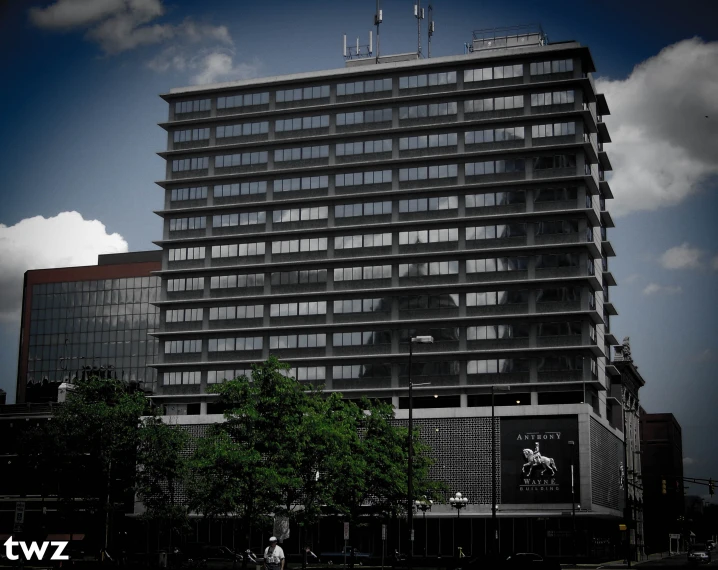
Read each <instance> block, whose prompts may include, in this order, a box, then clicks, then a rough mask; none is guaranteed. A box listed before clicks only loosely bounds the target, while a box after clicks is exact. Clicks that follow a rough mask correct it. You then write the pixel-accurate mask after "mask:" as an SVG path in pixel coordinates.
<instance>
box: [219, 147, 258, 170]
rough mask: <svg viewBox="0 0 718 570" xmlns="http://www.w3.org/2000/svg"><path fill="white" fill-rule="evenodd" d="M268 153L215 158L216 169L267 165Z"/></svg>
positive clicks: (246, 153) (247, 153) (228, 155)
mask: <svg viewBox="0 0 718 570" xmlns="http://www.w3.org/2000/svg"><path fill="white" fill-rule="evenodd" d="M266 163H267V151H261V152H243V153H241V154H227V155H224V156H215V157H214V167H215V168H231V167H233V166H249V165H253V164H266Z"/></svg>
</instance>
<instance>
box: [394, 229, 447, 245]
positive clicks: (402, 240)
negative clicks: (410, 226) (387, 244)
mask: <svg viewBox="0 0 718 570" xmlns="http://www.w3.org/2000/svg"><path fill="white" fill-rule="evenodd" d="M447 241H459V228H441V229H436V230H412V231H408V232H399V245H414V244H417V243H442V242H447Z"/></svg>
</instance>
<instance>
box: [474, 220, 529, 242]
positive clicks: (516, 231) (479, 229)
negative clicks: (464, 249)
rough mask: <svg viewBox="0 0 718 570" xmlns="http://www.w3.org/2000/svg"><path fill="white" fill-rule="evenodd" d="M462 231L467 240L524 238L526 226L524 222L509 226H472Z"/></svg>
mask: <svg viewBox="0 0 718 570" xmlns="http://www.w3.org/2000/svg"><path fill="white" fill-rule="evenodd" d="M464 231H465V235H466V239H467V240H474V239H500V238H509V237H526V224H525V223H524V222H515V223H511V224H496V225H493V224H492V225H490V226H474V227H468V228H465V230H464Z"/></svg>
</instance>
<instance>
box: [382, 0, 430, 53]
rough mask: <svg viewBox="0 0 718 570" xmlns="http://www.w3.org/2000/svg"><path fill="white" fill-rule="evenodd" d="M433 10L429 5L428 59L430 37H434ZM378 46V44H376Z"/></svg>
mask: <svg viewBox="0 0 718 570" xmlns="http://www.w3.org/2000/svg"><path fill="white" fill-rule="evenodd" d="M433 13H434V9H433V8H432V7H431V4H429V48H428V52H429V54H428V55H429V57H431V36H433V35H434V14H433ZM377 33H378V32H377ZM378 39H379V36H377V41H378ZM377 46H378V44H377Z"/></svg>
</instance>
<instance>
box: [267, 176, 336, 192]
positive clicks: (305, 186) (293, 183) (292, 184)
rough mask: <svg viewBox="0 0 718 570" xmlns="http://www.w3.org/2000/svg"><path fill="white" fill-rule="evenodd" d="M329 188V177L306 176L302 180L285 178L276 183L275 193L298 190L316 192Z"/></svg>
mask: <svg viewBox="0 0 718 570" xmlns="http://www.w3.org/2000/svg"><path fill="white" fill-rule="evenodd" d="M328 186H329V177H328V176H305V177H302V178H285V179H283V180H275V181H274V191H275V192H294V191H296V190H316V189H318V188H327V187H328Z"/></svg>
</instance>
